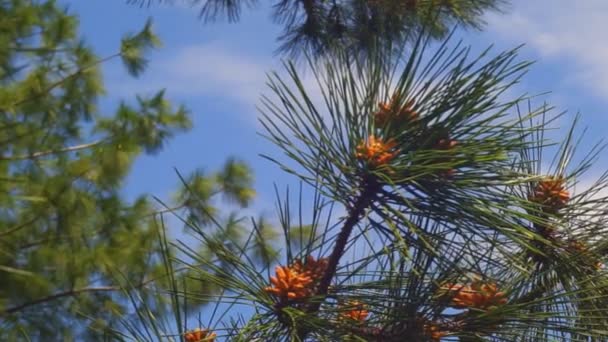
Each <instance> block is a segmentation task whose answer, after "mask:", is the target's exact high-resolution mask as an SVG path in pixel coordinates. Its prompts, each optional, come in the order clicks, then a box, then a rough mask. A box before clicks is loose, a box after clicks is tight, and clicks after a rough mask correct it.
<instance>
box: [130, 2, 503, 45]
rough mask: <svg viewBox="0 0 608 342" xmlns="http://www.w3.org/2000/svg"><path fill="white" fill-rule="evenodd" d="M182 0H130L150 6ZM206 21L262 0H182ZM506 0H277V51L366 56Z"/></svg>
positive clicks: (441, 30) (234, 16) (478, 23)
mask: <svg viewBox="0 0 608 342" xmlns="http://www.w3.org/2000/svg"><path fill="white" fill-rule="evenodd" d="M179 1H180V0H177V1H176V0H127V2H128V3H133V4H139V5H150V4H152V3H154V2H161V3H175V2H179ZM183 2H185V3H187V4H189V5H191V6H192V7H194V8H197V9H199V14H200V17H201V18H202V19H203V20H204V21H212V20H216V19H221V18H228V20H229V21H231V22H235V21H238V20H239V17H240V16H241V14H242V12H243V11H244V10H250V9H252V8H254V7H256V6H258V5H260V4H264V5H267V3H265V2H263V1H259V0H184V1H183ZM506 3H507V1H505V0H279V1H272V2H270V4H271V8H272V15H271V16H272V20H273V21H275V22H276V23H278V24H280V25H282V26H283V31H282V32H281V34H280V36H279V37H278V41H279V43H280V46H279V48H278V51H279V52H281V53H285V54H288V55H290V56H291V57H298V56H302V55H305V54H307V55H311V56H315V57H321V56H325V55H326V54H327V53H329V52H331V51H332V50H335V49H336V48H339V49H342V50H345V51H349V53H351V54H356V55H359V56H365V55H367V53H368V52H370V51H372V50H374V49H377V46H383V47H386V46H390V45H393V44H394V43H402V42H411V41H413V40H414V39H415V37H416V36H417V35H418V34H419V33H420V32H421V31H423V30H424V31H427V32H428V33H429V34H430V35H431V36H432V37H433V38H443V37H445V36H446V35H447V34H448V33H449V32H450V30H451V29H452V27H453V26H454V25H460V26H462V27H466V28H481V27H482V26H483V25H484V21H483V18H482V15H483V14H484V13H486V12H488V11H500V10H503V9H506Z"/></svg>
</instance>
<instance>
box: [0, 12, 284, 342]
mask: <svg viewBox="0 0 608 342" xmlns="http://www.w3.org/2000/svg"><path fill="white" fill-rule="evenodd" d="M118 43H119V42H117V53H116V54H115V55H112V56H109V57H107V58H99V57H97V56H96V55H95V54H94V53H93V52H92V48H91V47H90V46H88V45H87V44H86V43H85V42H84V41H83V40H82V39H81V38H80V37H79V33H78V20H77V18H76V17H75V16H74V15H72V14H70V13H69V12H67V10H65V9H64V8H62V7H61V6H59V5H58V4H57V3H56V2H55V1H42V0H41V1H37V0H32V1H20V0H0V340H2V341H25V340H28V339H30V340H36V341H59V340H62V341H69V340H78V341H82V340H92V339H93V338H97V339H102V338H104V334H106V335H105V338H109V335H107V334H108V333H110V332H111V331H112V330H115V329H117V328H118V327H119V325H120V320H119V319H120V318H123V319H124V317H129V315H136V314H137V309H138V307H132V306H131V301H130V299H129V296H128V293H127V292H125V289H126V288H132V287H135V288H138V289H141V290H143V289H144V288H145V289H146V291H142V292H141V294H142V296H141V297H139V298H140V300H141V301H140V302H139V304H138V305H139V306H140V307H141V306H146V307H147V308H148V309H149V310H151V312H153V313H154V314H159V315H160V314H162V312H163V311H164V310H165V308H166V307H167V302H165V301H164V299H163V298H158V296H156V293H155V290H154V289H159V288H162V285H163V284H166V283H168V278H167V277H166V270H165V268H164V265H163V263H162V254H161V251H162V246H161V245H160V244H159V234H160V233H162V230H160V229H159V227H160V222H161V221H160V216H159V215H160V214H159V212H160V213H162V212H172V211H176V210H180V211H181V212H183V213H184V214H185V215H187V216H188V217H189V218H188V220H187V221H188V222H198V223H201V222H202V224H206V223H208V222H209V219H207V215H208V214H210V213H212V212H213V214H214V217H218V214H219V212H218V210H217V209H216V208H215V207H216V206H217V202H216V201H214V198H215V197H216V195H224V197H225V198H227V199H228V200H230V201H231V202H233V203H235V204H236V205H237V208H242V207H244V206H247V205H248V203H249V202H250V201H251V199H252V197H253V195H254V193H253V190H252V188H251V183H252V176H251V174H250V170H249V168H248V167H247V166H246V165H245V164H243V163H242V162H240V161H238V160H235V159H231V160H228V161H227V162H226V164H225V166H224V168H223V169H222V170H220V171H219V172H216V173H203V172H202V171H196V172H193V173H192V174H191V175H189V176H187V177H184V182H183V186H182V187H181V188H182V189H181V190H180V193H181V194H188V196H178V199H177V201H175V202H173V203H170V204H167V207H164V206H162V205H160V204H159V203H158V202H156V201H153V200H151V199H150V198H149V197H148V196H144V195H140V196H137V198H135V199H134V200H127V199H126V198H125V196H124V190H123V185H124V181H125V178H126V177H127V176H128V174H129V170H130V168H131V165H132V164H133V162H134V160H135V159H136V158H137V156H139V155H141V154H142V153H147V154H154V153H156V152H159V151H160V150H161V149H162V147H163V145H164V144H165V143H166V142H167V141H168V140H169V139H170V138H171V137H173V136H174V135H176V134H178V133H181V132H184V131H186V130H188V129H189V128H190V126H191V121H190V117H189V114H188V112H187V110H186V109H185V108H183V107H176V106H173V105H171V104H170V102H168V101H167V99H166V98H165V96H164V93H163V92H162V91H159V92H158V93H156V94H153V95H152V96H139V97H137V98H136V99H134V100H135V101H133V100H127V101H125V102H123V103H120V104H118V106H117V108H116V109H115V110H114V112H113V113H112V112H106V111H102V110H101V109H100V108H99V107H98V102H99V101H100V99H101V97H102V96H103V95H104V91H105V89H104V87H103V84H102V78H101V73H100V65H101V64H102V63H104V62H106V61H109V60H110V59H113V58H116V59H120V60H122V62H123V64H124V66H125V67H126V70H127V72H128V73H129V74H130V75H132V76H138V75H140V74H141V73H142V72H143V71H144V69H145V67H146V64H147V61H146V59H145V52H146V51H147V50H149V49H150V48H153V47H156V46H158V44H159V41H158V38H157V37H156V36H155V35H154V34H153V32H152V30H151V25H150V23H148V24H146V25H145V26H144V27H143V28H142V29H141V30H140V31H139V32H137V33H134V34H130V35H125V37H124V39H123V40H122V42H120V44H118ZM114 95H116V92H114ZM108 102H110V101H108ZM168 167H170V166H168ZM176 183H178V184H179V182H178V179H177V177H176ZM186 189H188V190H187V191H186ZM194 198H196V200H194ZM227 222H232V230H231V234H223V235H222V236H221V237H218V239H220V240H221V241H222V243H223V242H225V241H234V242H235V243H240V242H239V241H238V239H236V237H238V236H239V235H243V234H244V231H245V228H246V227H245V226H244V225H243V224H239V222H238V221H237V220H235V219H232V220H227ZM257 246H258V250H261V251H264V252H265V254H264V255H266V256H273V255H274V254H273V253H274V252H273V250H272V249H271V248H269V247H268V246H267V245H265V244H264V241H263V240H259V241H258V244H257ZM208 247H209V246H197V248H200V252H201V253H207V254H209V255H210V256H212V255H213V253H212V252H209V250H208ZM180 282H182V283H184V284H186V286H187V287H188V288H196V289H197V291H199V292H205V291H207V292H210V293H214V291H218V289H217V288H213V287H212V286H211V285H210V284H207V283H203V282H201V281H200V280H197V279H190V278H187V279H186V278H184V279H182V280H180ZM190 304H191V307H192V308H196V307H197V306H198V305H199V304H203V302H201V301H198V302H197V301H195V300H192V301H190ZM113 338H115V337H113Z"/></svg>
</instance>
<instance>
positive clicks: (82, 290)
mask: <svg viewBox="0 0 608 342" xmlns="http://www.w3.org/2000/svg"><path fill="white" fill-rule="evenodd" d="M155 280H157V279H156V278H154V279H149V280H146V281H144V282H142V283H141V284H139V285H137V286H135V288H137V289H139V288H142V287H144V286H146V285H148V284H149V283H151V282H153V281H155ZM123 289H124V287H121V286H94V287H83V288H80V289H72V290H68V291H64V292H59V293H55V294H53V295H50V296H46V297H42V298H39V299H36V300H32V301H30V302H25V303H22V304H19V305H16V306H13V307H10V308H8V309H5V310H3V311H0V316H5V315H10V314H14V313H16V312H19V311H21V310H23V309H27V308H29V307H30V306H34V305H38V304H42V303H46V302H50V301H53V300H56V299H60V298H63V297H71V296H77V295H80V294H83V293H88V292H114V291H121V290H123Z"/></svg>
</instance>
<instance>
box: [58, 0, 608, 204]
mask: <svg viewBox="0 0 608 342" xmlns="http://www.w3.org/2000/svg"><path fill="white" fill-rule="evenodd" d="M64 2H65V3H67V4H68V5H69V6H70V8H71V10H72V11H73V12H75V13H77V14H78V15H79V17H80V21H81V33H82V35H83V37H84V38H85V39H86V40H87V41H88V42H89V44H90V45H92V46H93V47H94V48H95V50H96V52H97V53H98V54H99V55H102V56H103V55H109V54H112V53H114V52H116V50H117V49H118V46H119V40H120V38H121V37H122V35H123V34H124V33H125V32H133V31H137V30H138V29H139V28H140V27H141V26H142V25H143V24H144V22H145V21H146V19H147V18H149V17H151V18H152V19H153V21H154V27H155V31H156V32H157V33H158V34H159V36H160V37H161V39H162V41H163V43H164V45H163V48H162V49H160V50H158V51H155V52H153V53H152V54H150V66H149V69H148V71H147V73H146V74H145V75H144V76H143V77H141V78H140V79H137V80H134V79H131V78H130V77H129V76H128V75H127V74H126V73H125V72H124V70H123V68H122V66H121V64H120V62H119V61H114V62H110V63H107V64H106V65H104V71H105V81H106V87H107V90H108V97H107V98H106V99H104V100H103V102H102V108H104V109H105V110H112V109H113V108H115V106H116V104H117V102H118V101H119V100H120V99H127V100H128V99H131V98H133V96H134V95H135V94H136V93H151V92H153V91H155V90H158V89H162V88H166V89H167V95H168V98H170V99H171V100H173V101H174V102H176V103H182V104H185V105H186V106H187V107H188V108H189V109H190V110H191V111H192V117H193V119H194V125H195V126H194V129H193V130H192V131H190V132H188V133H187V134H183V135H180V136H178V137H177V138H175V139H173V140H172V141H171V143H170V144H168V145H167V146H166V148H165V149H164V151H163V152H162V153H160V154H159V155H156V156H153V157H142V158H140V159H139V160H138V161H137V162H136V164H135V167H134V169H133V172H132V174H131V177H130V178H129V180H128V182H127V184H126V193H127V195H129V196H134V195H136V194H139V193H142V192H146V193H151V194H153V195H156V196H159V197H161V198H169V196H170V195H171V193H172V190H173V189H174V188H175V186H176V185H177V184H178V183H179V181H178V179H177V177H176V175H175V173H174V171H173V168H174V167H175V168H177V169H179V170H180V171H181V172H183V173H188V172H189V171H191V170H193V169H195V168H197V167H203V168H204V169H206V170H214V169H217V168H218V167H219V166H220V165H221V164H222V162H223V161H224V160H225V158H226V157H227V156H229V155H234V156H237V157H239V158H241V159H244V160H245V161H247V162H248V163H250V165H251V166H252V167H253V169H254V171H255V176H256V184H255V185H256V189H257V191H258V193H259V196H258V200H257V201H256V204H255V205H254V208H253V211H260V210H263V211H269V210H270V211H272V209H273V190H272V184H273V183H274V182H276V183H278V184H279V185H280V186H285V185H287V184H288V183H291V184H294V180H293V178H291V177H290V176H287V175H285V174H284V173H283V172H281V171H280V170H278V168H276V167H275V166H274V165H272V164H270V163H269V162H268V161H266V160H264V159H262V158H260V157H259V156H258V154H259V153H270V154H273V153H275V154H276V152H278V151H276V150H275V149H273V147H272V146H271V145H270V144H269V143H267V142H266V141H264V139H263V138H261V137H260V136H259V135H257V134H256V132H257V131H259V128H260V126H259V124H257V122H256V117H257V114H258V113H257V110H256V109H255V105H256V104H257V103H258V96H259V94H260V93H261V92H263V91H266V88H265V86H264V82H265V72H267V71H269V70H272V69H279V70H280V69H281V65H280V63H281V62H280V57H279V56H276V55H275V54H274V51H275V49H276V47H277V44H276V42H275V38H276V36H277V34H278V33H279V32H280V28H281V27H280V26H279V25H275V24H273V23H272V22H271V20H269V11H268V8H267V7H265V6H261V7H260V8H258V9H255V10H252V11H245V13H244V15H243V17H242V20H241V21H240V22H239V23H237V24H229V23H227V22H226V21H225V20H224V21H220V22H216V23H210V24H203V23H202V22H201V21H199V20H198V18H197V9H196V8H189V7H188V6H185V5H177V6H168V5H153V6H152V7H150V8H146V7H144V8H140V7H138V6H133V5H127V4H126V3H125V1H123V0H111V1H108V0H87V1H74V0H72V1H67V0H64ZM176 3H177V4H179V1H176ZM606 17H608V2H605V1H602V0H586V1H584V2H572V1H565V0H537V1H534V2H531V1H522V0H517V1H514V2H513V4H512V6H511V8H510V9H509V11H508V13H507V14H506V15H500V14H490V15H488V16H487V18H486V20H487V22H488V26H487V30H486V31H484V32H477V31H469V32H460V33H459V34H458V36H460V37H462V39H463V40H464V42H465V44H471V45H473V47H474V48H475V49H476V50H479V49H482V48H485V47H487V46H488V45H490V44H495V45H496V52H498V51H500V50H502V49H509V48H512V47H514V46H516V45H519V44H522V43H526V46H524V48H523V50H522V54H521V56H522V58H524V59H532V60H536V61H537V63H536V64H535V65H533V67H532V70H531V72H530V73H529V74H528V75H527V77H525V79H524V82H523V83H522V84H520V85H518V86H517V88H516V91H521V92H529V93H540V92H545V91H552V94H550V95H549V96H547V97H546V99H547V100H549V101H550V102H551V103H552V104H554V105H556V106H557V107H558V108H559V109H563V110H568V111H569V112H571V113H574V112H577V111H581V112H583V113H584V117H583V124H584V125H587V126H589V128H590V130H589V133H588V134H587V135H586V139H587V138H588V139H589V142H592V141H595V140H597V139H599V138H601V137H602V136H603V135H604V127H606V121H607V120H608V119H607V117H606V115H605V114H604V108H605V107H606V99H608V46H606V45H605V44H603V38H604V34H603V33H602V31H603V30H602V28H603V27H604V20H605V18H606ZM311 84H312V82H311Z"/></svg>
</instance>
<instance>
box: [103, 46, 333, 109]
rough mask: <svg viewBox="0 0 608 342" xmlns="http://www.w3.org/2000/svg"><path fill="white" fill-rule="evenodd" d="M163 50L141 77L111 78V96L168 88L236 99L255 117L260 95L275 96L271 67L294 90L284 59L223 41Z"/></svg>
mask: <svg viewBox="0 0 608 342" xmlns="http://www.w3.org/2000/svg"><path fill="white" fill-rule="evenodd" d="M164 52H165V54H164V55H163V56H162V57H160V58H157V59H153V60H152V61H151V63H150V66H149V69H148V71H147V72H146V73H145V74H144V75H143V77H142V78H141V79H129V80H124V79H123V78H121V79H118V78H112V77H110V79H109V80H108V83H109V84H110V87H108V88H109V89H111V93H112V95H115V96H119V97H123V98H129V97H131V96H132V95H134V94H142V93H143V94H147V93H152V92H155V91H158V90H159V89H163V88H164V89H167V92H168V93H169V94H170V95H171V96H176V95H177V96H180V97H187V98H191V97H197V96H207V97H213V98H218V99H221V100H227V101H232V103H234V105H235V106H237V107H238V108H245V109H247V110H245V111H244V112H246V113H249V114H248V115H247V117H246V118H245V119H252V120H253V119H255V118H256V115H257V110H255V106H256V105H259V104H260V103H261V102H260V97H261V95H262V94H265V95H267V96H269V95H271V90H270V89H269V88H268V86H267V84H266V83H267V81H268V78H267V75H266V73H267V72H271V71H277V72H278V74H279V75H280V76H281V78H282V79H283V80H285V81H286V82H287V83H288V84H289V85H290V87H291V89H293V90H295V87H293V86H291V81H290V79H289V77H288V75H287V73H286V71H285V68H284V67H283V65H282V63H281V61H280V60H279V59H277V58H272V57H271V56H260V57H254V56H251V55H246V54H245V53H241V52H237V51H236V50H235V49H233V48H230V47H228V46H226V45H224V44H222V43H218V42H212V43H207V44H199V45H190V46H185V47H182V48H180V49H178V50H176V51H173V52H171V53H169V54H167V53H166V50H165V51H164ZM305 69H306V68H300V67H298V73H299V74H300V77H301V78H302V83H303V85H304V88H305V89H306V91H307V93H308V95H309V96H310V97H311V99H312V100H313V102H314V103H315V105H316V106H320V105H323V101H322V96H321V91H320V89H319V86H318V85H317V82H316V80H315V79H314V75H313V73H312V72H308V71H307V70H305ZM121 72H122V70H121ZM271 98H272V96H271ZM317 108H318V109H321V108H322V107H317ZM321 111H323V110H321ZM252 113H254V114H256V115H251V114H252Z"/></svg>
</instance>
